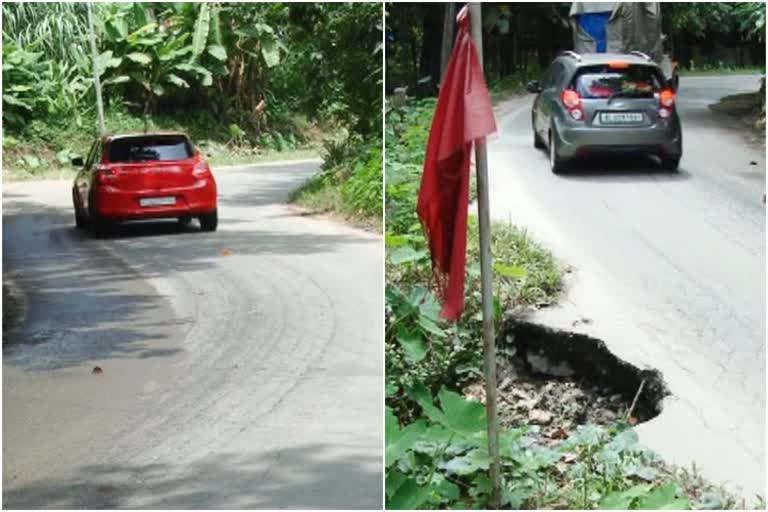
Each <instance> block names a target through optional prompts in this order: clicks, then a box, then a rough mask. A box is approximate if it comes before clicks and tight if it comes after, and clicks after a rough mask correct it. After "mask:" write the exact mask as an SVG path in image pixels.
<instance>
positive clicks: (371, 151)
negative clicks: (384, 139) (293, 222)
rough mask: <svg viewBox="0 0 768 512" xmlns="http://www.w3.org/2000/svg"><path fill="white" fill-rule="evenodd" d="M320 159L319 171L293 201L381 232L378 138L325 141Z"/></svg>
mask: <svg viewBox="0 0 768 512" xmlns="http://www.w3.org/2000/svg"><path fill="white" fill-rule="evenodd" d="M323 160H324V162H323V165H322V168H321V171H320V172H319V173H318V174H316V175H315V176H313V177H312V178H310V179H309V180H307V181H306V182H305V183H304V185H302V186H301V187H300V188H299V189H298V190H296V191H295V192H294V193H293V195H292V198H291V200H292V202H295V203H296V204H298V205H300V206H303V207H304V208H308V209H310V210H313V211H315V212H318V213H331V214H334V215H337V216H340V217H341V218H343V219H344V220H346V221H348V222H350V223H352V224H355V225H359V226H362V227H365V228H367V229H371V230H373V231H376V232H379V233H380V232H381V230H382V187H383V183H382V169H381V168H382V152H381V139H379V138H373V139H371V140H363V139H362V138H359V137H356V136H347V137H342V138H341V139H338V140H331V141H328V142H327V143H326V145H325V148H324V151H323Z"/></svg>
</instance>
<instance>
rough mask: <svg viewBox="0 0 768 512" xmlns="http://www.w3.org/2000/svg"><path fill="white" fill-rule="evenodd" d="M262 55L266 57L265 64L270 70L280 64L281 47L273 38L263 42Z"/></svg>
mask: <svg viewBox="0 0 768 512" xmlns="http://www.w3.org/2000/svg"><path fill="white" fill-rule="evenodd" d="M261 55H262V56H263V57H264V63H265V64H266V65H267V67H268V68H273V67H275V66H277V65H278V64H280V47H279V46H278V45H277V42H276V41H275V40H274V39H272V38H270V39H267V40H265V41H262V42H261Z"/></svg>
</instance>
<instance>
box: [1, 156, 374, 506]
mask: <svg viewBox="0 0 768 512" xmlns="http://www.w3.org/2000/svg"><path fill="white" fill-rule="evenodd" d="M317 167H318V163H317V162H300V163H285V164H279V163H276V164H266V165H259V166H244V167H240V168H231V169H227V170H221V171H215V172H216V175H217V179H218V182H219V194H220V197H219V215H220V222H219V231H217V232H215V233H201V232H200V231H199V230H198V228H197V224H196V223H193V226H192V227H190V228H188V229H186V230H180V229H179V228H177V226H176V224H175V222H170V223H168V222H152V223H148V224H145V223H138V224H131V225H126V226H125V227H123V228H122V229H120V230H118V231H117V232H116V234H115V236H113V237H111V238H108V239H105V240H91V239H89V238H88V237H87V236H85V235H84V234H82V233H80V232H78V231H76V230H75V229H74V226H73V219H72V214H71V207H70V201H71V199H70V195H69V194H70V192H69V190H70V189H69V187H70V184H69V183H68V182H62V181H55V182H36V183H12V184H5V185H4V193H3V266H4V268H3V270H4V273H5V275H6V277H11V278H12V279H13V281H14V283H16V284H17V285H18V286H19V287H20V288H21V289H22V290H24V292H25V296H26V297H25V303H26V308H25V317H24V319H23V322H22V324H21V326H20V327H19V328H18V330H17V331H16V332H14V333H11V336H10V338H9V345H8V346H7V347H4V354H3V507H4V508H64V509H72V508H160V509H162V508H219V509H227V508H271V509H276V508H356V509H360V508H381V506H382V456H383V453H382V445H383V411H382V403H383V384H382V382H383V361H382V357H383V350H382V346H383V318H382V313H381V312H382V311H383V290H382V283H383V276H382V272H383V262H382V258H383V248H382V247H383V243H382V240H381V237H379V236H376V235H373V234H370V233H367V232H364V231H361V230H358V229H354V228H351V227H347V226H344V225H342V224H340V223H338V222H334V221H331V220H327V219H322V218H316V217H308V216H302V215H300V214H299V213H298V212H297V211H296V210H292V209H291V208H290V207H288V206H286V205H285V204H284V202H285V201H286V200H287V197H288V194H289V193H290V191H291V190H292V189H294V188H296V187H297V186H298V185H299V184H300V183H301V182H302V181H303V180H304V179H306V178H307V177H308V176H309V175H311V174H312V173H313V172H315V171H316V170H317ZM95 366H98V367H100V368H101V369H102V373H101V374H94V373H92V370H93V368H94V367H95Z"/></svg>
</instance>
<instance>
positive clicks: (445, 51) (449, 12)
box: [440, 2, 456, 84]
mask: <svg viewBox="0 0 768 512" xmlns="http://www.w3.org/2000/svg"><path fill="white" fill-rule="evenodd" d="M455 17H456V13H455V12H454V8H453V4H452V3H450V2H448V3H446V4H445V13H444V16H443V46H442V48H441V51H440V83H441V84H442V83H443V77H444V76H445V70H446V68H447V67H448V59H450V57H451V50H452V47H453V27H454V24H455V23H456V19H455Z"/></svg>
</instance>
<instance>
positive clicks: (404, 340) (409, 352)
mask: <svg viewBox="0 0 768 512" xmlns="http://www.w3.org/2000/svg"><path fill="white" fill-rule="evenodd" d="M396 337H397V341H398V342H399V343H400V346H401V347H402V348H403V352H404V353H405V357H406V359H407V360H408V361H410V362H411V363H418V362H419V361H421V360H422V359H424V356H426V355H427V345H426V343H424V337H423V336H422V335H421V333H420V332H418V331H409V330H408V328H407V327H406V326H405V325H400V326H398V329H397V336H396Z"/></svg>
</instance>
